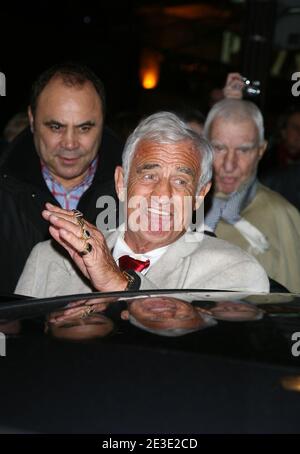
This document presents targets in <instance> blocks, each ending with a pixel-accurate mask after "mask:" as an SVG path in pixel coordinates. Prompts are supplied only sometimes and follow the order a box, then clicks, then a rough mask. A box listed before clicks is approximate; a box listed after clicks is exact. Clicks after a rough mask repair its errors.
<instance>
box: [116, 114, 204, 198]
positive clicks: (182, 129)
mask: <svg viewBox="0 0 300 454" xmlns="http://www.w3.org/2000/svg"><path fill="white" fill-rule="evenodd" d="M141 141H150V142H153V143H158V144H163V143H164V144H174V143H177V142H182V141H189V142H192V144H193V147H194V149H195V150H196V151H198V153H199V155H200V158H201V176H200V178H199V182H198V188H197V190H198V191H199V190H200V189H201V188H202V187H203V186H205V185H206V184H207V183H208V182H209V181H210V180H211V177H212V160H213V149H212V147H211V145H210V143H209V142H208V141H207V140H206V139H205V138H204V137H202V136H200V135H199V134H198V133H196V132H195V131H193V130H192V129H190V128H189V127H188V125H187V124H186V123H184V122H183V121H182V120H181V119H180V118H179V117H178V116H177V115H175V114H174V113H172V112H158V113H156V114H153V115H150V116H149V117H147V118H145V119H143V120H142V121H141V122H140V123H139V124H138V126H137V127H136V128H135V130H134V131H133V133H132V134H131V135H130V136H129V137H128V139H127V142H126V144H125V148H124V152H123V156H122V161H123V162H122V164H123V171H124V180H125V183H126V184H127V182H128V176H129V172H130V165H131V162H132V159H133V156H134V154H135V151H136V149H137V146H138V144H139V143H140V142H141Z"/></svg>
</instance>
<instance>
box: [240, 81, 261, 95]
mask: <svg viewBox="0 0 300 454" xmlns="http://www.w3.org/2000/svg"><path fill="white" fill-rule="evenodd" d="M243 81H244V83H245V87H244V89H243V93H244V95H245V96H250V97H254V96H258V95H259V94H260V82H259V80H253V81H251V80H250V79H248V77H243Z"/></svg>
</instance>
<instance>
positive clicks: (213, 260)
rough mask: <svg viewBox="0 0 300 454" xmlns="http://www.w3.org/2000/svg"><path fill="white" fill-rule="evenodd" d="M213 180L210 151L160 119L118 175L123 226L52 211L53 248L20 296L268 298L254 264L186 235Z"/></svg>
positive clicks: (48, 246) (138, 139)
mask: <svg viewBox="0 0 300 454" xmlns="http://www.w3.org/2000/svg"><path fill="white" fill-rule="evenodd" d="M211 173H212V149H211V146H210V144H209V143H208V142H207V140H206V139H204V138H202V137H200V135H198V134H197V133H196V132H194V131H192V130H191V129H189V128H188V127H187V125H186V124H185V123H184V122H182V121H181V120H180V119H179V118H178V117H177V116H176V115H174V114H172V113H169V112H159V113H157V114H154V115H152V116H150V117H148V118H146V119H145V120H143V121H141V122H140V124H139V125H138V126H137V128H136V129H135V130H134V132H133V133H132V134H131V136H130V137H129V138H128V140H127V143H126V145H125V149H124V154H123V167H117V168H116V171H115V185H116V191H117V194H118V197H119V199H120V200H122V201H125V202H126V203H125V205H126V208H127V210H126V216H125V223H124V224H123V225H121V226H120V227H119V228H118V229H116V230H114V231H112V232H108V233H104V232H100V231H99V230H98V229H97V228H96V227H95V226H93V225H92V224H90V223H89V222H87V221H85V220H84V217H83V214H82V213H80V212H78V211H76V210H75V211H67V210H63V209H60V208H58V207H55V206H53V205H50V204H46V210H44V211H43V217H44V219H46V220H47V221H48V222H49V224H50V227H49V231H50V233H51V235H52V237H53V238H54V240H55V242H54V243H55V244H53V243H51V242H50V241H48V242H44V243H40V244H38V245H37V246H35V248H34V249H33V251H32V253H31V255H30V257H29V259H28V261H27V263H26V266H25V269H24V271H23V274H22V276H21V278H20V280H19V283H18V286H17V288H16V292H17V293H20V294H24V295H30V296H37V297H45V296H55V295H63V294H70V293H84V292H89V291H95V290H98V291H102V292H110V291H123V290H138V289H141V290H145V289H157V288H162V289H192V288H194V289H201V288H203V289H204V288H206V289H226V290H242V291H247V292H267V291H268V290H269V281H268V278H267V275H266V273H265V271H264V270H263V268H262V267H261V266H260V265H259V264H258V262H257V261H256V260H255V259H254V258H253V257H252V256H251V255H249V254H247V253H245V252H244V251H242V250H241V249H240V248H237V247H236V246H233V245H231V244H229V243H227V242H225V241H223V240H220V239H216V238H213V237H211V236H207V235H205V234H201V235H199V232H191V231H189V225H190V222H191V219H192V210H193V209H196V208H197V207H199V206H200V205H201V204H202V202H203V199H204V197H205V195H206V193H207V192H208V191H209V189H210V179H211ZM186 202H189V203H186ZM57 243H58V244H59V245H60V247H61V248H60V249H61V250H58V249H57ZM66 251H67V253H68V254H67V256H66V254H65V253H64V252H66Z"/></svg>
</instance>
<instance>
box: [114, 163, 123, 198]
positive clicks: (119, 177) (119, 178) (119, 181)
mask: <svg viewBox="0 0 300 454" xmlns="http://www.w3.org/2000/svg"><path fill="white" fill-rule="evenodd" d="M115 188H116V192H117V195H118V199H119V200H120V202H124V201H125V187H124V171H123V168H122V167H121V166H117V167H116V170H115Z"/></svg>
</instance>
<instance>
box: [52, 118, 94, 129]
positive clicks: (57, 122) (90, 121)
mask: <svg viewBox="0 0 300 454" xmlns="http://www.w3.org/2000/svg"><path fill="white" fill-rule="evenodd" d="M95 124H96V123H95V121H92V120H88V121H84V122H83V123H79V124H78V125H75V127H76V128H82V127H83V126H95ZM44 125H46V126H51V125H58V126H67V125H66V124H65V123H61V122H60V121H58V120H54V119H50V120H47V121H45V122H44Z"/></svg>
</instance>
